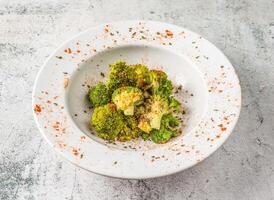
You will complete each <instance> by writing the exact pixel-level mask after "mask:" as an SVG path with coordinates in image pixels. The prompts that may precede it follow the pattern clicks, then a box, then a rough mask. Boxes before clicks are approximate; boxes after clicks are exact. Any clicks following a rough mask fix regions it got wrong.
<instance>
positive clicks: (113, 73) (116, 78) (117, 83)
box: [107, 61, 136, 92]
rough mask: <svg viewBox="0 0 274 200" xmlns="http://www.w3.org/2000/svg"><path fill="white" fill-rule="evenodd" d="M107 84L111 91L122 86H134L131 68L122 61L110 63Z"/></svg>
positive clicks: (133, 75)
mask: <svg viewBox="0 0 274 200" xmlns="http://www.w3.org/2000/svg"><path fill="white" fill-rule="evenodd" d="M107 86H108V88H109V90H110V91H111V92H113V91H114V90H116V89H118V88H120V87H124V86H136V81H135V74H134V70H133V68H132V67H130V66H129V65H127V64H126V63H125V62H122V61H119V62H116V63H115V64H112V65H110V73H109V77H108V82H107Z"/></svg>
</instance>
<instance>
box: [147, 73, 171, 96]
mask: <svg viewBox="0 0 274 200" xmlns="http://www.w3.org/2000/svg"><path fill="white" fill-rule="evenodd" d="M150 79H151V91H152V93H153V94H159V95H161V96H164V97H169V96H170V95H171V93H172V90H173V86H172V83H171V81H170V80H168V78H167V75H166V73H165V72H163V71H160V70H151V71H150Z"/></svg>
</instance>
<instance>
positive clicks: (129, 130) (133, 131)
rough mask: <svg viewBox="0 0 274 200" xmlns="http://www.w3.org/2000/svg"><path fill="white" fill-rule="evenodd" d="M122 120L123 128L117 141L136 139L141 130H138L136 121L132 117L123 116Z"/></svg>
mask: <svg viewBox="0 0 274 200" xmlns="http://www.w3.org/2000/svg"><path fill="white" fill-rule="evenodd" d="M123 117H124V118H123V119H124V123H125V124H124V128H123V130H122V131H121V132H120V133H119V135H118V138H117V140H119V141H129V140H132V139H134V138H138V137H139V135H140V134H141V130H140V129H139V128H138V121H137V119H136V118H135V117H133V116H125V115H123Z"/></svg>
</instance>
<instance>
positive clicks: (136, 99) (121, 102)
mask: <svg viewBox="0 0 274 200" xmlns="http://www.w3.org/2000/svg"><path fill="white" fill-rule="evenodd" d="M142 100H143V96H142V91H141V90H140V89H139V88H136V87H130V86H127V87H120V88H118V89H116V90H115V91H114V92H113V94H112V101H113V103H115V105H116V106H117V108H118V109H121V110H122V111H124V114H125V115H133V114H134V106H135V105H138V104H140V103H141V102H142Z"/></svg>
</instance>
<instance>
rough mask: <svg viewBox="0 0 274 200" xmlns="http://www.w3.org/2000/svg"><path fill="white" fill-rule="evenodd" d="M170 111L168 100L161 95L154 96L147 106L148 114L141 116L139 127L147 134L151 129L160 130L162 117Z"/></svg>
mask: <svg viewBox="0 0 274 200" xmlns="http://www.w3.org/2000/svg"><path fill="white" fill-rule="evenodd" d="M168 111H169V107H168V99H167V98H165V97H161V96H160V95H154V96H152V99H150V102H149V104H148V106H147V113H146V114H144V115H143V116H141V118H140V122H139V126H138V127H139V128H140V129H141V130H143V131H144V132H146V133H148V132H149V131H150V130H151V129H160V125H161V119H162V116H163V115H164V114H166V113H168Z"/></svg>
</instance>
